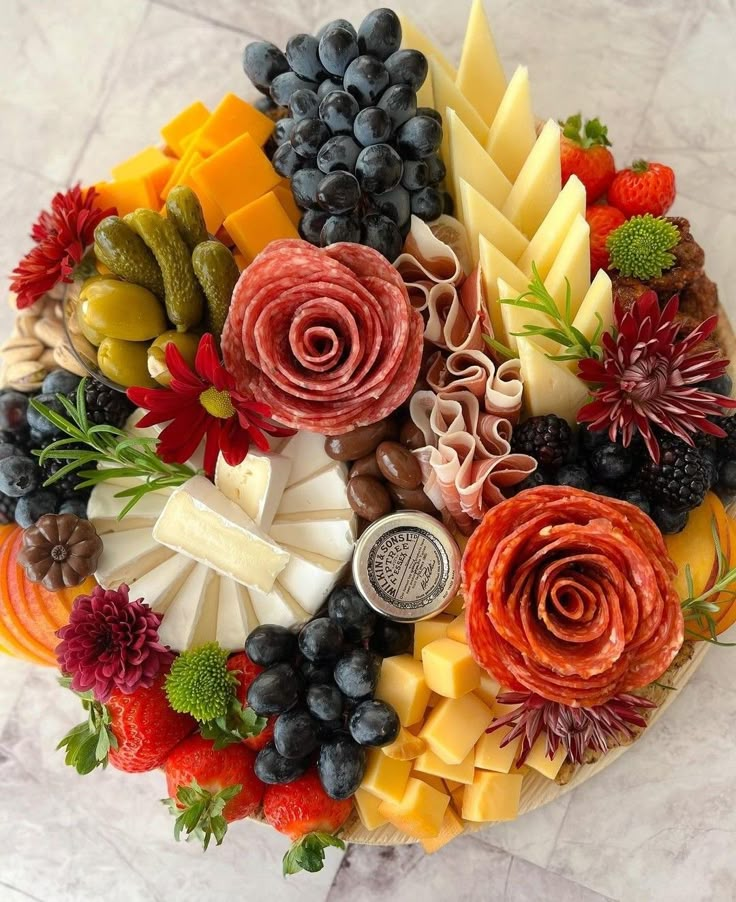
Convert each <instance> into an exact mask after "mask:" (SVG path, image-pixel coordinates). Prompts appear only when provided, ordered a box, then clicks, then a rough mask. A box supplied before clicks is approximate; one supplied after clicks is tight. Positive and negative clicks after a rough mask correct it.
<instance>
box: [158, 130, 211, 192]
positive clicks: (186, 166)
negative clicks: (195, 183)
mask: <svg viewBox="0 0 736 902" xmlns="http://www.w3.org/2000/svg"><path fill="white" fill-rule="evenodd" d="M195 143H196V142H192V143H191V144H190V145H189V146H188V147H187V149H186V150H185V151H184V153H183V154H182V156H181V159H180V160H179V162H178V163H177V164H176V167H175V168H174V171H173V172H172V173H171V175H170V176H169V180H168V181H167V182H166V184H165V185H164V187H163V188H162V190H161V197H162V198H163V199H164V200H166V198H167V197H168V196H169V191H171V189H172V188H173V187H174V185H180V184H181V180H182V179H183V178H184V177H185V176H186V175H187V174H188V173H189V172H191V170H192V166H195V165H196V166H198V165H199V164H200V163H201V162H202V160H203V159H204V158H203V156H202V154H201V153H198V152H197V148H196V147H195V146H194V145H195Z"/></svg>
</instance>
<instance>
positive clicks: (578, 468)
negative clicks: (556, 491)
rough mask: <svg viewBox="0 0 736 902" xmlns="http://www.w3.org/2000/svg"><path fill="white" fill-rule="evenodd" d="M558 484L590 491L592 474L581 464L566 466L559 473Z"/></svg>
mask: <svg viewBox="0 0 736 902" xmlns="http://www.w3.org/2000/svg"><path fill="white" fill-rule="evenodd" d="M557 484H558V485H569V486H571V487H572V488H574V489H585V491H590V474H589V473H588V471H587V470H586V469H585V467H583V466H582V465H581V464H564V465H563V466H561V467H560V469H559V470H558V471H557Z"/></svg>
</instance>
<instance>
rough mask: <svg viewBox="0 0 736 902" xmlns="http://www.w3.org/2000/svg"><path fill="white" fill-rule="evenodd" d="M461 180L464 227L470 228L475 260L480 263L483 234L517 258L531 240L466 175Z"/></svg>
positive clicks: (503, 252)
mask: <svg viewBox="0 0 736 902" xmlns="http://www.w3.org/2000/svg"><path fill="white" fill-rule="evenodd" d="M459 181H460V198H461V200H460V205H461V206H462V210H463V216H464V217H465V228H466V229H467V230H468V240H469V242H470V249H471V252H472V255H473V264H474V265H476V266H477V265H478V262H479V260H480V247H479V241H478V238H479V236H480V235H483V237H484V238H487V239H488V241H490V242H491V244H492V245H494V247H497V248H498V250H499V251H500V252H501V253H502V254H503V255H504V256H505V257H508V259H509V260H518V259H519V257H520V256H521V255H522V254H523V253H524V251H525V250H526V247H527V245H528V244H529V242H528V241H527V239H526V237H525V236H524V235H522V233H521V232H520V231H519V230H518V229H517V228H516V226H514V225H512V224H511V223H510V222H509V221H508V219H506V217H505V216H504V215H503V213H501V211H500V210H499V209H498V207H495V206H494V205H493V204H492V203H491V202H490V201H489V200H486V198H485V197H483V195H482V194H481V193H480V191H477V190H476V189H475V188H474V187H473V186H472V185H469V184H468V183H467V182H466V181H465V179H460V180H459Z"/></svg>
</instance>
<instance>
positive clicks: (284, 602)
mask: <svg viewBox="0 0 736 902" xmlns="http://www.w3.org/2000/svg"><path fill="white" fill-rule="evenodd" d="M249 595H250V600H251V602H252V603H253V610H254V611H255V614H256V617H257V618H258V622H259V623H275V624H277V625H278V626H293V625H294V624H295V623H302V622H303V621H304V620H308V619H309V617H308V615H307V612H306V611H305V610H304V608H302V607H301V606H300V605H298V604H297V603H296V601H295V599H294V597H293V596H292V595H291V593H290V592H289V591H287V590H286V589H285V588H284V587H283V586H282V585H281V584H280V583H279V582H278V581H276V582H275V583H274V587H273V589H272V590H271V591H270V592H261V591H260V590H258V589H251V590H250V592H249Z"/></svg>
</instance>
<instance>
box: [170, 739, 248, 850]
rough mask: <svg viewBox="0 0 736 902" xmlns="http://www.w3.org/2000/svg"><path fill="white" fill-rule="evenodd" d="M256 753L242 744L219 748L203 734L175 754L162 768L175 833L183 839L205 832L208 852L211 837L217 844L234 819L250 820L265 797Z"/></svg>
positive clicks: (175, 750) (186, 740) (184, 744)
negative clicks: (256, 767)
mask: <svg viewBox="0 0 736 902" xmlns="http://www.w3.org/2000/svg"><path fill="white" fill-rule="evenodd" d="M255 761H256V756H255V753H254V752H252V751H251V750H250V749H247V748H245V746H244V745H243V744H242V743H236V744H232V745H228V746H226V747H225V748H222V749H216V748H215V745H214V743H213V742H210V741H209V740H207V739H203V738H202V737H201V736H190V737H189V739H185V740H184V742H181V743H179V745H178V746H177V747H176V748H175V749H174V750H173V752H172V753H171V754H170V755H169V757H168V758H167V759H166V763H165V764H164V773H165V774H166V786H167V788H168V791H169V795H170V797H171V798H170V799H168V800H167V802H168V804H169V806H170V807H171V810H172V812H174V813H175V814H176V815H177V819H176V827H175V828H174V832H175V835H176V838H177V839H178V838H179V835H180V834H181V831H182V830H185V831H186V833H187V834H191V833H194V832H195V831H196V832H201V837H202V841H203V844H204V847H205V849H206V848H207V846H208V845H209V842H210V839H211V838H212V836H214V837H215V840H216V841H217V845H218V846H219V845H220V843H221V842H222V838H223V836H224V835H225V833H226V832H227V825H228V823H230V822H232V821H237V820H241V819H242V818H244V817H250V815H251V814H254V813H255V812H256V811H257V810H258V806H259V805H260V804H261V799H262V798H263V789H264V787H263V783H261V781H260V780H259V779H258V778H257V777H256V775H255V769H254V767H255Z"/></svg>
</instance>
